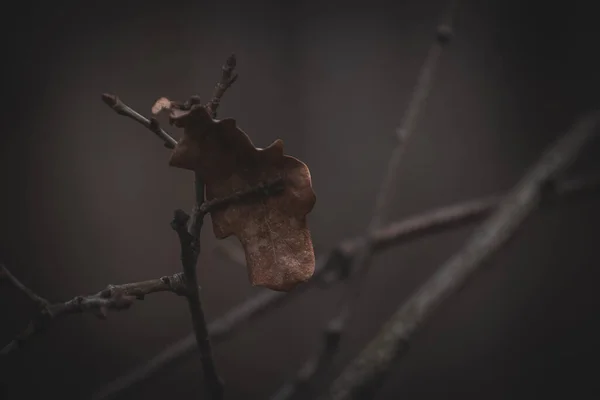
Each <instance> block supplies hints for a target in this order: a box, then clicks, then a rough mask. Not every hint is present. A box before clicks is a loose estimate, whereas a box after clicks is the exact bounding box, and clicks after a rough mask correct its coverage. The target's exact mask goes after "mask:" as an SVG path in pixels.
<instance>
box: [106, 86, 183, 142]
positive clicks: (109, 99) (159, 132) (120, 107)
mask: <svg viewBox="0 0 600 400" xmlns="http://www.w3.org/2000/svg"><path fill="white" fill-rule="evenodd" d="M102 101H103V102H104V103H106V105H108V106H109V107H110V108H112V109H113V110H115V112H116V113H117V114H119V115H123V116H125V117H127V118H131V119H133V120H134V121H136V122H139V123H140V124H142V125H144V126H145V127H146V128H148V129H149V130H150V131H151V132H153V133H154V134H155V135H156V136H158V138H159V139H160V140H162V141H163V143H164V145H165V147H167V148H169V149H174V148H175V145H177V140H175V139H174V138H173V137H172V136H171V135H169V134H168V133H167V132H165V131H164V130H163V129H162V128H161V127H160V126H159V124H158V121H157V120H156V119H154V118H152V119H148V118H146V117H144V116H143V115H142V114H140V113H138V112H137V111H135V110H134V109H132V108H131V107H129V106H128V105H127V104H125V103H123V102H122V101H121V99H119V97H117V96H115V95H114V94H109V93H104V94H103V95H102Z"/></svg>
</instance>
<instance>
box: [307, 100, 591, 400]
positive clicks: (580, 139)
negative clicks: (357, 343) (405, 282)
mask: <svg viewBox="0 0 600 400" xmlns="http://www.w3.org/2000/svg"><path fill="white" fill-rule="evenodd" d="M599 120H600V110H598V111H595V112H594V113H591V114H590V115H587V116H585V117H583V118H581V119H580V120H579V121H577V123H576V124H575V125H574V126H573V127H572V128H571V130H570V131H569V132H568V133H567V134H565V136H564V137H562V138H561V139H560V140H559V141H558V142H557V143H556V144H555V145H554V146H553V147H551V148H550V149H548V150H547V151H546V152H545V153H544V154H543V156H542V157H541V158H540V160H539V161H538V163H537V164H535V165H534V166H533V167H532V168H531V169H530V170H529V171H528V172H527V174H526V175H525V176H524V177H523V178H522V179H521V181H520V182H518V183H517V184H516V186H515V187H514V188H513V189H512V190H511V191H510V192H509V193H508V195H507V196H505V198H504V199H502V201H501V202H500V203H499V204H498V207H497V208H496V210H495V211H494V213H493V214H492V215H491V216H490V217H489V218H488V219H487V220H486V221H485V222H484V223H483V224H482V225H481V227H480V228H479V229H477V230H476V231H475V232H474V233H473V234H472V236H471V238H470V239H469V240H468V241H467V243H466V244H465V246H464V247H463V248H462V250H460V251H459V252H458V253H456V254H455V255H454V256H453V257H451V258H450V259H449V260H448V261H446V262H445V263H444V264H442V266H441V267H440V268H439V269H438V270H437V272H436V273H435V274H434V275H433V276H432V277H431V278H430V279H429V280H428V281H427V282H425V284H424V285H423V286H421V288H420V289H419V290H417V291H416V292H415V294H413V295H412V296H411V297H410V298H409V299H408V300H407V301H406V302H405V303H404V304H403V305H401V306H400V307H399V308H398V310H397V311H396V312H395V313H394V314H393V315H392V317H391V318H390V319H389V320H388V322H387V323H386V324H385V325H384V326H383V328H382V329H381V330H380V331H379V333H378V334H377V335H376V336H375V338H374V339H373V340H372V341H371V342H370V343H369V344H368V345H367V347H366V348H365V349H364V350H363V351H362V352H361V353H360V354H359V355H358V357H356V358H355V359H354V360H353V361H352V362H351V363H350V364H349V365H348V366H347V367H346V368H345V369H344V370H343V371H342V373H341V374H340V376H339V377H338V378H337V379H335V380H334V381H333V383H332V384H331V386H330V387H329V389H328V390H327V391H326V392H325V393H323V395H322V396H321V397H319V399H322V400H329V399H331V400H345V399H356V398H373V396H374V395H375V392H376V390H377V389H378V388H379V386H380V385H381V382H382V381H383V379H384V378H385V376H386V374H387V373H388V372H389V370H390V369H391V367H392V366H393V364H394V361H396V360H397V359H398V358H399V357H400V356H401V355H403V354H405V352H406V350H407V349H408V343H409V340H410V339H411V337H412V336H413V335H414V333H415V332H416V331H417V330H418V328H420V326H421V325H422V324H423V323H424V322H425V321H426V320H427V318H428V317H429V316H431V315H432V313H433V311H434V310H435V309H436V308H437V307H438V306H439V305H440V304H441V303H442V302H443V301H444V300H445V299H447V298H448V297H449V296H450V295H452V294H454V293H456V292H457V291H458V290H459V289H460V288H461V287H462V286H463V285H464V284H465V283H466V281H467V279H468V278H470V277H471V275H472V274H473V273H474V272H476V271H477V270H478V269H480V268H481V267H482V266H483V265H485V261H487V260H488V259H489V257H490V256H491V255H493V254H494V253H495V252H496V251H497V250H499V249H500V248H501V247H502V246H503V245H504V244H506V243H507V241H508V240H509V239H510V238H511V237H512V236H513V235H514V234H515V233H516V231H517V230H518V228H519V227H520V226H521V224H522V223H523V222H524V221H525V220H526V219H527V217H528V216H529V215H530V214H531V213H532V212H533V211H534V210H535V209H536V208H537V207H538V205H539V204H540V203H541V200H542V196H543V194H544V192H545V190H546V189H547V187H548V182H549V181H550V180H551V179H552V178H553V177H555V176H556V175H557V174H560V173H561V172H562V171H564V170H565V169H566V168H567V167H568V166H569V165H570V164H571V163H572V161H574V160H575V159H576V157H577V155H578V153H579V152H580V150H581V149H582V148H583V147H584V146H585V145H586V144H587V143H588V142H589V141H590V140H591V139H592V138H593V137H594V135H595V134H596V131H597V128H598V123H599Z"/></svg>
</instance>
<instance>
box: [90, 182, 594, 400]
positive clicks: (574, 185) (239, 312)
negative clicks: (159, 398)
mask: <svg viewBox="0 0 600 400" xmlns="http://www.w3.org/2000/svg"><path fill="white" fill-rule="evenodd" d="M547 189H548V190H546V191H545V192H544V193H543V195H544V197H543V199H542V200H543V202H542V205H544V206H551V205H554V204H555V202H554V201H552V200H554V199H565V198H569V197H571V196H572V195H575V194H582V193H590V192H591V191H598V189H600V177H592V178H575V179H568V180H563V179H560V180H555V179H551V180H550V181H549V184H548V185H547ZM504 197H505V196H490V197H484V198H481V199H476V200H471V201H466V202H464V203H459V204H456V205H451V206H447V207H441V208H438V209H434V210H431V211H428V212H425V213H422V214H417V215H415V216H412V217H409V218H407V219H404V220H401V221H397V222H394V223H391V224H390V225H388V226H387V227H385V228H382V229H380V230H377V231H375V233H374V235H373V237H374V238H375V239H374V243H373V245H374V250H375V251H382V250H385V249H387V248H389V247H392V246H394V245H403V244H407V243H409V242H411V241H413V240H418V239H420V238H423V237H425V236H429V235H432V234H436V233H441V232H444V231H448V230H450V229H455V228H458V227H462V226H466V225H469V224H473V223H476V222H479V221H482V220H483V219H484V218H486V217H488V216H489V215H490V214H491V213H492V212H493V211H494V210H495V209H496V208H497V207H498V205H499V204H500V202H501V201H502V199H503V198H504ZM363 241H364V239H363V238H361V237H357V238H353V239H349V240H345V241H343V242H341V243H340V245H339V246H338V247H337V249H336V250H335V251H333V252H331V253H330V254H329V255H328V256H324V257H319V258H317V265H316V268H315V278H314V279H313V280H312V281H310V282H309V283H307V284H305V285H301V286H299V287H298V288H296V290H294V291H293V292H290V293H288V294H285V293H282V292H273V291H268V290H265V291H262V292H260V293H259V294H257V295H256V296H254V297H251V298H249V299H248V300H246V301H244V302H242V303H240V304H239V305H237V306H235V307H233V308H232V309H231V310H230V311H229V312H227V313H226V314H225V315H223V316H222V317H220V318H218V319H217V320H215V321H213V322H211V323H210V324H209V325H208V331H209V335H210V337H211V338H212V340H213V341H216V342H220V341H223V340H225V339H227V338H229V337H230V336H231V335H232V334H234V333H235V332H237V331H238V330H239V329H241V328H242V327H244V326H246V325H247V324H248V323H250V322H251V321H252V320H254V319H256V318H258V317H260V316H263V315H265V314H266V313H268V312H269V311H270V310H273V309H275V308H276V307H279V306H282V305H284V304H286V303H287V302H289V301H291V300H292V299H294V298H296V297H297V296H298V295H300V294H301V293H304V292H305V291H306V290H308V289H309V288H311V287H314V286H315V285H316V284H318V283H319V282H321V281H325V282H326V283H332V282H335V281H337V280H339V279H340V278H343V277H345V276H347V275H348V274H349V273H350V272H349V261H350V260H351V259H352V257H353V255H354V254H355V253H356V251H357V249H358V248H359V246H360V245H361V243H362V242H363ZM195 346H196V342H195V338H194V335H193V334H192V335H190V336H187V337H185V338H183V339H181V340H179V341H177V342H174V343H172V344H171V345H169V346H167V347H166V348H165V349H164V350H163V351H161V352H160V353H158V354H157V355H156V356H154V357H153V358H151V359H150V360H148V361H146V362H144V363H143V364H141V365H139V366H138V367H136V368H134V369H132V370H131V371H130V372H128V373H126V374H125V375H123V376H120V377H118V378H117V379H115V380H113V381H111V382H109V383H108V384H107V385H105V386H104V387H103V388H101V389H100V390H98V391H97V392H96V393H95V394H94V395H93V397H92V399H93V400H103V399H108V398H111V397H113V396H115V395H117V394H118V393H120V392H121V391H123V390H125V389H126V388H128V387H131V386H133V385H135V384H137V383H138V382H142V381H144V380H146V379H148V378H150V377H152V376H154V375H155V374H156V373H157V372H159V371H161V370H163V369H164V368H165V367H167V366H169V365H172V364H173V363H175V362H176V361H178V360H181V359H183V358H184V357H185V356H186V355H188V354H190V352H191V351H193V350H194V349H195ZM309 367H310V368H307V369H305V370H303V371H301V372H303V373H304V374H303V375H301V376H300V377H301V381H302V382H303V381H305V380H306V378H305V377H306V376H307V371H308V372H310V371H312V366H309ZM299 375H300V374H299ZM295 384H296V383H295V382H289V383H288V384H286V385H284V386H283V387H282V389H281V393H282V394H285V393H288V392H292V391H294V390H295Z"/></svg>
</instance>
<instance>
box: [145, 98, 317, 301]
mask: <svg viewBox="0 0 600 400" xmlns="http://www.w3.org/2000/svg"><path fill="white" fill-rule="evenodd" d="M162 109H169V110H170V122H171V123H172V124H173V125H175V126H177V127H181V128H183V129H184V133H183V138H182V139H181V140H180V141H179V142H178V144H177V146H176V147H175V149H174V150H173V153H172V155H171V159H170V161H169V164H170V165H171V166H173V167H177V168H183V169H187V170H192V171H195V172H196V173H197V174H199V176H200V178H201V179H202V180H203V181H204V184H205V187H206V200H207V201H210V200H213V199H219V198H226V197H228V196H232V195H233V194H234V193H239V192H243V191H248V190H251V189H252V188H255V187H258V186H261V185H265V183H267V182H273V181H276V180H279V181H280V182H282V185H283V187H282V190H281V191H279V192H278V193H277V194H265V195H263V196H258V197H254V198H252V199H246V200H244V201H241V202H232V203H229V204H226V205H225V206H223V207H221V208H219V209H218V210H214V211H211V219H212V225H213V231H214V234H215V236H216V237H217V238H218V239H224V238H226V237H228V236H230V235H234V236H236V237H237V238H238V239H239V241H240V242H241V244H242V246H243V248H244V252H245V256H246V264H247V268H248V276H249V279H250V282H251V284H252V285H254V286H264V287H267V288H270V289H273V290H277V291H289V290H291V289H293V288H294V287H295V286H296V285H297V284H299V283H301V282H305V281H307V280H308V279H309V278H310V277H311V276H312V275H313V273H314V269H315V255H314V250H313V244H312V239H311V235H310V231H309V229H308V226H307V222H306V215H307V214H308V213H309V212H310V211H311V210H312V209H313V207H314V204H315V201H316V196H315V193H314V191H313V188H312V182H311V176H310V171H309V169H308V167H307V166H306V165H305V164H304V163H303V162H301V161H300V160H298V159H296V158H294V157H291V156H289V155H284V153H283V142H282V141H281V140H279V139H278V140H276V141H274V142H273V143H272V144H271V145H269V146H268V147H266V148H264V149H261V148H257V147H255V146H254V144H253V143H252V141H251V140H250V138H249V137H248V136H247V135H246V133H244V132H243V131H242V130H241V129H240V128H238V126H237V124H236V122H235V120H233V119H223V120H216V119H213V118H212V117H211V113H210V111H209V110H208V109H207V108H206V107H205V106H202V105H199V104H196V105H189V104H188V105H184V106H182V105H181V104H180V103H176V102H171V101H169V100H167V99H165V98H161V99H159V100H158V101H157V104H155V107H153V110H157V112H159V111H160V110H162Z"/></svg>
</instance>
